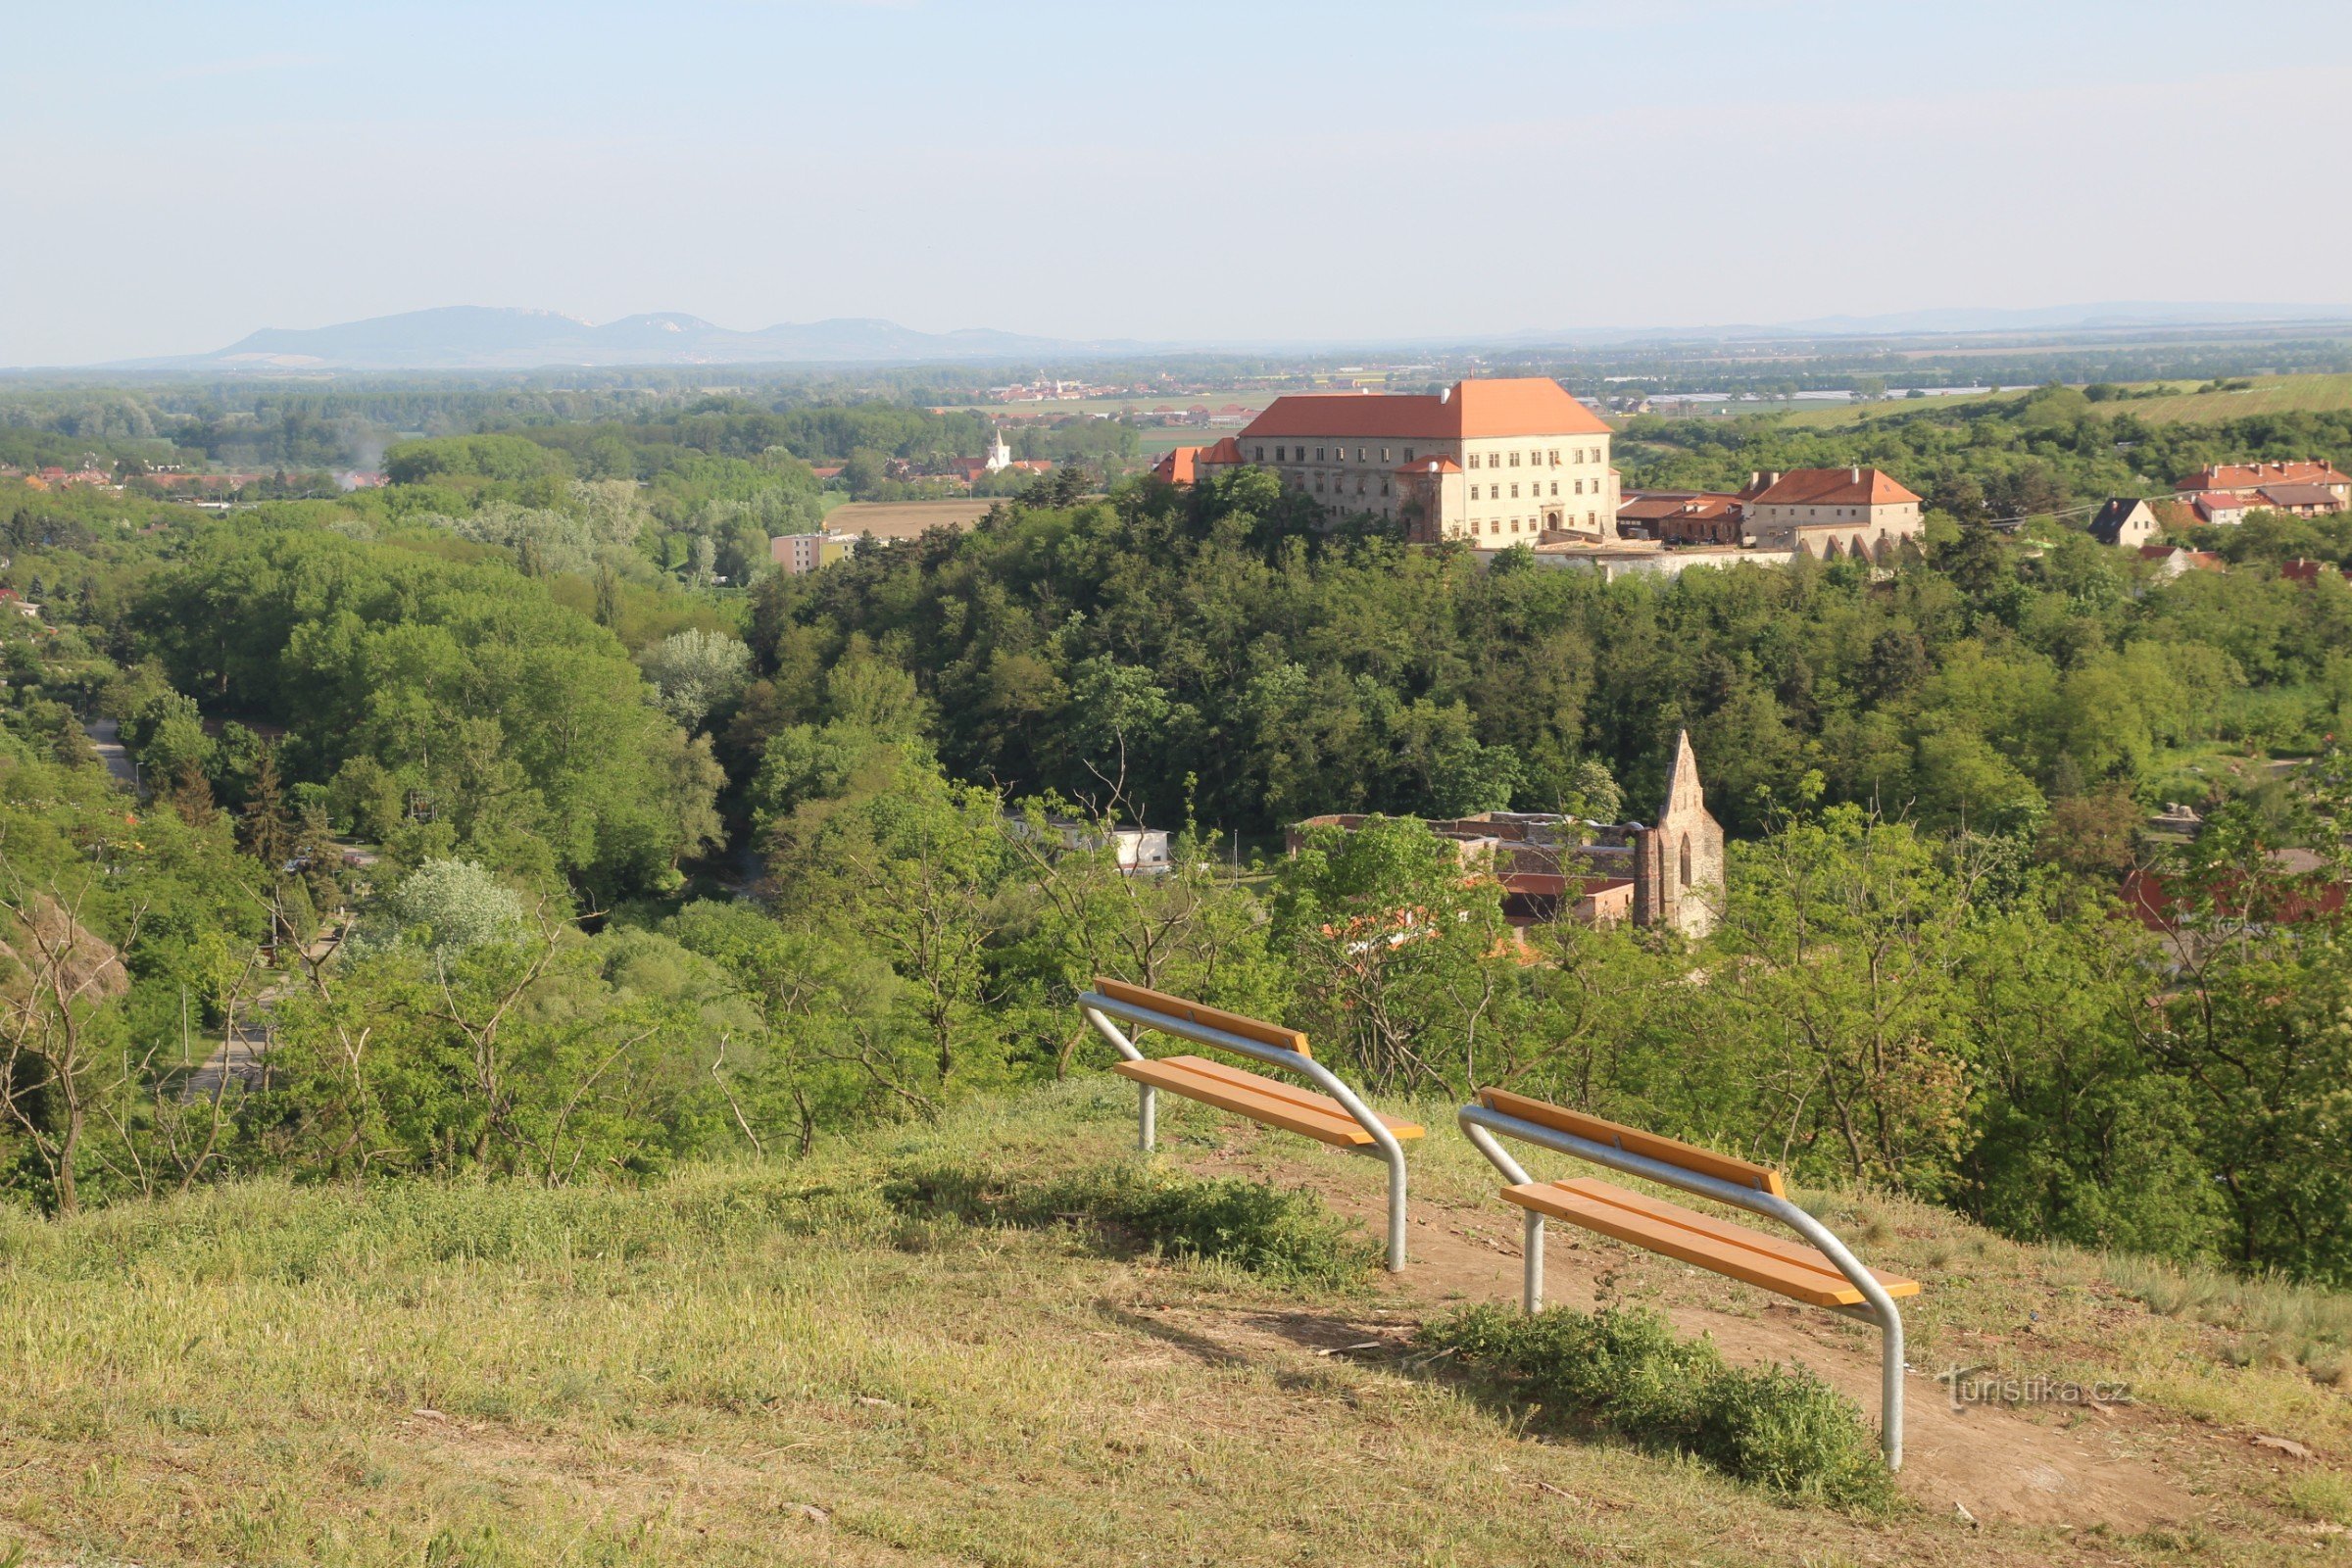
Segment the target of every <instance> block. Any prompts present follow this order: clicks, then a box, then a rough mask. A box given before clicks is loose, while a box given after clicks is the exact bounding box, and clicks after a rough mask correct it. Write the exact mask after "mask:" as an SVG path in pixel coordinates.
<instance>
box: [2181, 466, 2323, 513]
mask: <svg viewBox="0 0 2352 1568" xmlns="http://www.w3.org/2000/svg"><path fill="white" fill-rule="evenodd" d="M2272 485H2287V486H2303V485H2310V486H2317V487H2318V488H2320V489H2322V490H2325V491H2327V494H2328V497H2329V499H2330V500H2332V501H2333V502H2334V503H2335V507H2334V510H2337V511H2341V510H2343V509H2345V508H2347V507H2352V474H2347V473H2345V472H2344V471H2343V470H2342V469H2340V468H2338V467H2337V466H2335V465H2334V464H2332V463H2328V462H2326V461H2319V462H2293V463H2226V464H2218V465H2213V464H2209V465H2207V466H2205V467H2202V468H2199V469H2198V470H2197V471H2196V472H2194V473H2192V474H2190V475H2188V477H2186V478H2184V479H2175V480H2174V481H2173V488H2174V489H2175V490H2176V491H2178V492H2180V494H2181V495H2183V496H2186V495H2193V494H2197V493H2201V492H2204V491H2209V490H2234V491H2238V492H2241V493H2242V492H2249V491H2255V490H2262V489H2266V488H2268V487H2270V486H2272Z"/></svg>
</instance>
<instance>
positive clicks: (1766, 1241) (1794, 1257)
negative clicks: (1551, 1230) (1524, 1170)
mask: <svg viewBox="0 0 2352 1568" xmlns="http://www.w3.org/2000/svg"><path fill="white" fill-rule="evenodd" d="M1496 1108H1497V1109H1499V1108H1501V1107H1499V1106H1497V1107H1496ZM1505 1114H1512V1113H1511V1112H1505ZM1502 1196H1503V1199H1504V1201H1507V1202H1511V1203H1516V1204H1518V1205H1519V1206H1520V1207H1521V1208H1529V1209H1533V1210H1535V1211H1536V1212H1537V1213H1540V1214H1546V1215H1550V1216H1552V1217H1553V1218H1556V1219H1563V1220H1566V1221H1567V1222H1568V1223H1569V1224H1571V1225H1576V1226H1580V1227H1582V1228H1583V1229H1585V1230H1589V1231H1595V1232H1598V1233H1599V1234H1600V1235H1603V1236H1609V1237H1614V1238H1615V1239H1616V1240H1618V1241H1621V1242H1627V1243H1630V1244H1632V1245H1633V1246H1636V1247H1640V1248H1642V1249H1644V1250H1648V1251H1652V1252H1657V1253H1659V1254H1661V1255H1663V1256H1666V1257H1671V1258H1675V1259H1677V1260H1679V1261H1681V1262H1685V1263H1691V1264H1694V1265H1696V1266H1697V1267H1699V1268H1703V1269H1707V1270H1710V1271H1712V1272H1714V1273H1717V1274H1723V1275H1727V1276H1729V1277H1730V1278H1732V1279H1736V1280H1740V1281H1743V1282H1745V1283H1746V1284H1749V1285H1753V1286H1757V1287H1759V1288H1760V1289H1763V1290H1767V1291H1772V1292H1775V1293H1776V1294H1778V1295H1781V1296H1786V1297H1789V1298H1791V1299H1795V1300H1799V1301H1804V1302H1808V1303H1810V1304H1811V1305H1814V1306H1855V1305H1859V1304H1860V1303H1861V1300H1862V1293H1861V1292H1860V1291H1858V1290H1856V1289H1855V1288H1854V1286H1853V1283H1852V1282H1851V1281H1849V1280H1848V1279H1847V1278H1846V1277H1845V1276H1844V1275H1843V1274H1841V1273H1839V1272H1838V1265H1837V1264H1835V1263H1833V1262H1831V1261H1830V1260H1829V1259H1828V1258H1826V1257H1824V1256H1823V1255H1822V1254H1821V1253H1820V1252H1818V1251H1816V1250H1813V1249H1812V1248H1809V1247H1805V1246H1803V1245H1801V1244H1799V1243H1793V1242H1789V1241H1784V1240H1782V1239H1781V1238H1779V1237H1775V1236H1766V1235H1764V1234H1762V1233H1761V1232H1758V1231H1751V1230H1749V1229H1748V1228H1747V1227H1745V1226H1743V1225H1735V1224H1732V1223H1731V1222H1730V1221H1728V1220H1720V1219H1717V1218H1715V1217H1714V1216H1712V1215H1709V1214H1701V1213H1699V1212H1698V1211H1697V1210H1695V1209H1689V1208H1683V1207H1681V1206H1680V1205H1678V1204H1674V1203H1665V1202H1660V1201H1657V1200H1656V1199H1652V1198H1644V1197H1642V1195H1641V1194H1639V1193H1632V1192H1628V1191H1626V1190H1625V1189H1624V1188H1622V1187H1618V1186H1615V1185H1613V1184H1611V1183H1609V1182H1603V1181H1595V1180H1593V1179H1592V1178H1590V1177H1586V1178H1581V1179H1579V1180H1576V1181H1565V1182H1530V1183H1528V1184H1527V1185H1525V1186H1523V1187H1506V1188H1504V1189H1503V1190H1502ZM1871 1274H1872V1277H1873V1278H1875V1279H1876V1280H1878V1282H1879V1283H1880V1284H1881V1285H1882V1286H1884V1287H1885V1288H1886V1291H1887V1295H1888V1296H1890V1297H1904V1296H1916V1295H1918V1294H1919V1286H1918V1284H1917V1282H1915V1281H1912V1280H1906V1279H1901V1278H1898V1277H1896V1276H1894V1275H1889V1274H1881V1273H1879V1272H1878V1271H1877V1270H1876V1269H1873V1270H1872V1271H1871Z"/></svg>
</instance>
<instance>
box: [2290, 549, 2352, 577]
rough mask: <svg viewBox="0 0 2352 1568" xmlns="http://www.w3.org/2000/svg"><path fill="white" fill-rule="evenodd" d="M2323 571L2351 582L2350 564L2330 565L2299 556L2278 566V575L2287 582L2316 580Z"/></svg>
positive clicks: (2351, 569) (2351, 571) (2351, 567)
mask: <svg viewBox="0 0 2352 1568" xmlns="http://www.w3.org/2000/svg"><path fill="white" fill-rule="evenodd" d="M2323 572H2333V573H2335V574H2336V575H2337V576H2339V577H2341V578H2343V579H2344V580H2345V581H2346V582H2352V566H2331V565H2329V564H2327V562H2325V561H2306V560H2304V559H2303V558H2302V557H2301V556H2297V557H2296V558H2295V559H2294V560H2292V561H2290V562H2288V563H2287V564H2285V565H2283V566H2280V567H2279V568H2278V575H2279V576H2281V577H2283V578H2285V579H2286V580H2287V581H2288V582H2300V583H2314V582H2318V581H2319V580H2320V576H2321V574H2322V573H2323Z"/></svg>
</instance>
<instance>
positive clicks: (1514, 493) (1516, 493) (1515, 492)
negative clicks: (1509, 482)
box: [1511, 485, 1519, 501]
mask: <svg viewBox="0 0 2352 1568" xmlns="http://www.w3.org/2000/svg"><path fill="white" fill-rule="evenodd" d="M1511 499H1512V500H1513V501H1516V500H1518V499H1519V487H1518V486H1517V485H1513V486H1511Z"/></svg>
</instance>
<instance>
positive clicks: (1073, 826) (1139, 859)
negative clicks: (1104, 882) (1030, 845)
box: [1005, 811, 1176, 876]
mask: <svg viewBox="0 0 2352 1568" xmlns="http://www.w3.org/2000/svg"><path fill="white" fill-rule="evenodd" d="M1005 829H1006V831H1008V832H1010V833H1011V834H1013V835H1014V836H1015V837H1017V838H1022V839H1030V840H1035V838H1036V835H1035V834H1034V833H1033V832H1032V831H1031V829H1030V826H1029V819H1028V818H1026V817H1024V816H1020V815H1018V814H1016V813H1013V812H1009V811H1008V812H1006V813H1005ZM1046 831H1047V832H1048V833H1050V834H1052V835H1053V836H1054V840H1055V841H1057V842H1058V843H1059V844H1060V846H1061V848H1063V849H1065V850H1078V851H1081V852H1084V853H1087V854H1093V853H1096V852H1099V851H1102V850H1108V851H1110V852H1111V855H1112V858H1113V861H1114V863H1116V864H1117V866H1118V868H1119V869H1120V870H1121V871H1123V872H1125V873H1126V874H1127V875H1129V876H1165V875H1167V874H1168V873H1169V872H1170V871H1173V870H1175V869H1176V857H1175V853H1174V850H1173V848H1172V846H1171V844H1170V842H1169V839H1168V830H1167V829H1166V828H1158V827H1141V826H1133V827H1130V826H1122V825H1118V824H1110V825H1099V824H1097V823H1094V822H1081V821H1075V820H1072V819H1070V818H1068V817H1050V818H1048V819H1047V821H1046Z"/></svg>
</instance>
